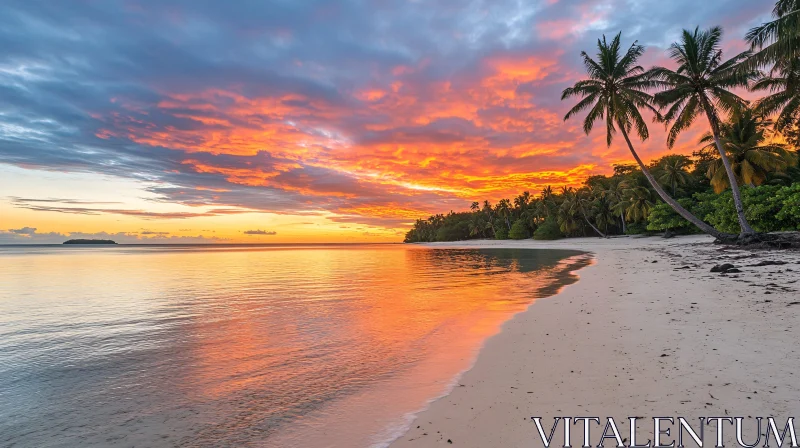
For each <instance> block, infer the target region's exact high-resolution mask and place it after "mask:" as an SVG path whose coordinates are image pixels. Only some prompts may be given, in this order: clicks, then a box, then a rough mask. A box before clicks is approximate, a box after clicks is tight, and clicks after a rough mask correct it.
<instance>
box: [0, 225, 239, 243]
mask: <svg viewBox="0 0 800 448" xmlns="http://www.w3.org/2000/svg"><path fill="white" fill-rule="evenodd" d="M24 229H26V230H29V231H26V232H23V233H20V232H18V231H17V230H20V229H8V230H0V245H2V244H61V243H63V242H64V241H66V240H69V239H79V238H80V239H106V240H113V241H115V242H117V243H119V244H211V243H224V242H225V241H226V240H225V239H223V238H217V237H207V236H204V235H194V236H187V235H171V234H170V233H169V232H146V231H145V232H115V233H109V232H96V233H85V232H67V233H60V232H46V233H37V232H36V229H35V228H31V227H25V228H24Z"/></svg>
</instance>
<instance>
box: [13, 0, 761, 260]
mask: <svg viewBox="0 0 800 448" xmlns="http://www.w3.org/2000/svg"><path fill="white" fill-rule="evenodd" d="M772 4H773V1H772V0H770V1H762V0H711V1H700V2H698V1H696V0H669V1H664V0H592V1H583V0H581V1H579V0H542V1H537V0H485V1H482V0H429V1H425V0H374V1H367V0H363V1H356V0H339V1H311V0H305V1H304V0H262V1H227V2H222V1H211V0H209V1H198V0H186V1H141V0H127V1H123V0H120V1H112V0H103V1H100V0H98V1H90V0H84V1H77V0H74V1H49V2H39V1H31V0H20V1H15V0H5V1H3V2H2V3H0V244H7V243H51V242H55V243H60V242H62V241H64V240H65V239H67V238H68V237H72V238H74V237H87V238H102V237H110V238H113V239H115V240H117V241H118V242H175V243H181V242H187V243H193V242H231V243H240V242H255V243H272V242H274V243H283V242H339V241H341V242H356V241H363V242H387V241H401V240H402V235H403V234H404V233H405V231H406V230H407V229H408V227H409V225H410V224H411V223H413V221H414V220H415V219H417V218H424V217H426V216H428V215H430V214H432V213H440V212H447V211H449V210H456V211H461V210H465V209H467V208H468V207H469V204H470V203H471V202H472V201H473V200H483V199H490V200H492V201H493V202H494V201H497V200H499V199H501V198H503V197H513V196H515V195H517V194H519V193H521V192H522V191H525V190H527V191H530V192H531V193H534V194H538V192H539V191H540V190H541V188H542V187H543V186H545V185H548V184H550V185H553V186H554V187H560V186H562V185H578V184H580V182H581V181H582V180H583V179H584V178H585V177H586V176H588V175H591V174H607V173H609V172H610V171H611V166H612V165H613V164H614V163H620V162H628V161H630V155H629V153H628V152H627V149H626V148H625V147H624V146H623V145H622V142H620V141H618V142H615V144H614V145H612V147H611V148H607V147H606V145H605V139H604V134H603V133H602V132H598V131H596V132H595V133H593V134H592V135H590V136H589V137H586V136H585V135H584V134H583V133H582V131H581V128H580V120H576V121H574V122H572V121H571V122H567V123H564V122H563V121H562V117H563V115H564V113H565V112H566V110H567V109H568V108H569V106H570V105H572V104H573V102H572V101H570V102H568V103H561V101H560V93H561V91H562V90H563V89H564V88H565V87H566V86H568V85H569V84H571V83H574V82H575V80H577V79H578V78H580V77H582V76H584V74H583V71H582V66H581V64H580V59H579V53H580V51H581V50H586V51H588V52H590V53H592V54H593V53H594V52H595V43H594V42H595V41H596V39H597V38H598V37H600V36H601V35H602V34H603V33H606V34H616V33H617V32H619V31H622V32H623V42H624V43H625V45H626V46H627V45H630V43H632V42H633V40H636V39H638V40H639V42H640V43H642V44H644V45H646V46H647V47H648V51H647V53H646V55H645V58H644V60H643V61H642V63H643V65H645V66H650V65H653V64H659V65H668V66H671V65H670V63H669V61H667V60H666V55H665V53H664V49H665V48H666V47H667V46H668V45H669V43H670V42H672V41H673V40H676V39H677V37H678V33H679V32H680V30H681V29H682V28H694V27H695V26H698V25H699V26H701V27H709V26H713V25H721V26H723V27H724V29H725V32H726V35H725V48H726V49H728V50H729V54H730V55H732V54H733V52H734V51H741V50H743V49H744V48H745V47H744V43H743V41H742V37H743V36H744V34H745V32H746V31H747V29H749V28H751V27H753V26H754V25H757V24H759V23H761V22H763V21H766V20H767V19H768V17H769V13H770V10H771V7H772ZM703 125H705V123H704V122H702V121H700V122H699V123H698V127H696V129H694V130H693V133H687V134H686V135H684V136H682V137H681V139H680V140H679V142H678V147H676V149H674V150H673V151H675V152H681V153H687V154H688V153H691V151H692V150H693V149H694V148H696V146H697V135H699V133H700V132H702V131H704V130H705V128H704V127H703ZM651 130H652V131H653V132H652V134H653V135H652V138H651V139H650V140H649V141H648V142H646V143H644V144H641V143H637V145H638V147H639V148H641V154H642V156H643V158H645V159H648V160H649V159H652V158H655V157H657V156H660V155H663V154H665V153H667V150H666V148H665V143H664V141H665V138H664V133H663V128H662V126H661V125H656V124H654V125H652V126H651Z"/></svg>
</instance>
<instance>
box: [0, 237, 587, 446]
mask: <svg viewBox="0 0 800 448" xmlns="http://www.w3.org/2000/svg"><path fill="white" fill-rule="evenodd" d="M568 257H569V258H568ZM587 262H588V260H587V258H586V257H585V256H583V255H580V254H579V253H577V252H569V251H533V250H508V249H505V250H480V251H479V250H445V249H429V248H422V247H414V246H401V245H352V246H347V245H338V246H336V245H332V246H294V247H280V246H262V247H210V246H189V247H175V246H161V247H132V246H119V247H113V248H61V247H38V248H28V249H25V250H22V249H19V248H2V247H0V353H2V357H3V362H0V445H6V444H14V443H17V444H19V445H21V446H46V445H52V446H108V445H115V444H126V445H129V444H140V445H145V446H175V445H179V446H181V445H183V446H268V447H272V446H274V447H279V446H280V447H291V446H303V447H311V448H313V447H318V446H319V447H321V446H348V447H350V446H371V445H380V444H381V443H382V442H385V441H386V440H388V439H390V438H391V437H392V436H393V435H396V433H397V431H399V430H400V428H401V427H402V425H403V424H405V422H407V421H408V418H409V415H410V413H412V412H415V411H418V410H419V409H421V408H422V407H423V406H424V405H425V404H426V403H427V401H428V400H430V399H432V398H434V397H436V396H438V395H441V394H442V393H444V392H445V391H446V390H447V388H448V386H449V385H450V384H451V383H452V381H453V379H454V378H455V376H456V375H458V374H459V372H462V371H463V370H465V369H466V368H468V367H469V365H470V364H471V362H472V361H473V360H474V357H475V354H476V353H477V349H478V348H479V347H480V345H481V344H482V342H483V341H484V340H485V339H486V338H487V337H488V336H489V335H492V334H494V333H496V332H497V331H498V330H499V326H500V324H502V322H504V321H505V320H507V319H508V318H509V317H510V316H511V315H512V314H513V313H516V312H518V311H521V310H523V309H525V307H526V306H527V305H528V304H529V303H530V302H531V301H532V300H533V299H534V298H536V297H541V296H545V295H549V294H552V293H554V292H555V291H556V290H557V289H558V288H559V287H561V286H563V285H564V284H567V283H569V282H571V281H574V279H575V277H574V276H571V275H569V271H572V270H575V269H577V268H578V267H580V266H581V265H583V264H585V263H587Z"/></svg>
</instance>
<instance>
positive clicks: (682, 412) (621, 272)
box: [391, 236, 800, 448]
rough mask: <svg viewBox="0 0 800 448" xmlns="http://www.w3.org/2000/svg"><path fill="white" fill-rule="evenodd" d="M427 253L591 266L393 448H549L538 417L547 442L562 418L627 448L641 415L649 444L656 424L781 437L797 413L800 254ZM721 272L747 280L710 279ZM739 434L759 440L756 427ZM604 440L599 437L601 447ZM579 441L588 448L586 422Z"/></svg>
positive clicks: (633, 248) (632, 246)
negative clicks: (769, 423)
mask: <svg viewBox="0 0 800 448" xmlns="http://www.w3.org/2000/svg"><path fill="white" fill-rule="evenodd" d="M432 246H435V247H470V248H478V247H515V248H542V249H545V248H546V249H556V248H563V249H578V250H584V251H588V252H591V253H593V254H594V257H595V262H594V264H593V265H591V266H588V267H586V268H584V269H581V270H580V271H579V272H577V274H578V275H579V276H580V280H579V281H578V282H577V283H575V284H573V285H570V286H568V287H566V288H564V289H563V290H562V291H561V292H560V293H559V294H557V295H555V296H553V297H549V298H546V299H540V300H537V301H536V302H534V303H533V304H532V305H531V306H530V307H529V308H528V310H527V311H525V312H522V313H519V314H518V315H516V316H515V317H514V318H513V319H511V320H510V321H508V322H507V323H506V324H505V325H504V326H503V329H502V331H501V332H500V333H499V334H497V335H496V336H494V337H492V338H490V339H489V340H488V341H487V342H486V344H485V345H484V347H483V348H482V350H481V351H480V353H479V355H478V359H477V361H476V363H475V365H474V367H473V368H472V369H471V370H469V371H468V372H466V373H465V374H464V375H463V376H462V377H461V379H460V380H459V382H458V384H457V386H456V387H455V388H454V389H453V390H452V392H451V393H450V394H449V395H447V396H446V397H444V398H441V399H439V400H437V401H435V402H434V403H432V404H431V406H430V407H429V409H427V410H425V411H423V412H422V413H420V414H419V415H418V416H417V418H416V420H415V421H414V422H413V424H412V426H411V429H410V430H409V431H408V432H407V433H406V434H405V435H403V436H402V437H400V438H399V439H398V440H396V441H395V442H394V443H393V444H392V445H391V446H392V447H395V448H403V447H428V446H442V445H445V446H461V447H534V446H542V445H541V443H542V442H541V439H540V438H539V435H538V432H537V429H536V426H535V425H534V423H533V421H532V420H531V417H533V416H541V417H543V419H542V422H543V426H544V427H545V430H546V431H547V432H549V430H550V427H551V425H552V423H553V418H554V417H556V416H562V417H563V416H572V417H578V416H583V417H586V416H591V417H595V416H596V417H600V418H601V421H602V422H603V424H605V422H606V420H605V418H606V417H608V416H612V417H614V418H615V419H616V420H617V423H618V424H619V426H620V432H621V433H622V435H623V437H625V438H626V440H627V437H628V436H627V433H628V431H629V428H628V426H627V425H626V423H627V420H626V419H627V417H632V416H640V417H644V418H645V419H644V420H643V423H644V426H648V428H646V430H644V440H642V441H641V442H644V441H646V440H647V439H648V438H652V431H653V428H652V420H651V418H652V417H678V416H683V417H686V418H687V419H692V420H694V421H697V420H696V419H697V418H698V417H712V416H723V417H724V416H731V417H733V416H742V417H745V418H746V417H749V416H753V417H755V416H763V417H767V416H775V417H780V419H781V420H779V421H781V422H782V423H780V426H781V428H783V424H785V422H786V418H787V417H789V416H795V415H797V414H798V411H800V386H798V384H799V383H798V376H800V373H796V372H794V370H795V367H796V365H797V361H798V360H799V359H800V353H798V350H799V348H798V344H797V340H798V335H797V327H796V324H797V323H798V322H800V293H798V284H797V283H796V282H797V281H798V278H800V275H798V272H800V253H798V252H787V251H757V252H753V251H749V250H740V249H732V248H723V247H721V246H718V245H714V244H712V242H711V239H710V238H708V237H705V236H690V237H677V238H673V239H663V238H657V237H647V238H632V237H622V238H612V239H598V238H580V239H567V240H560V241H554V242H538V241H533V240H523V241H492V240H484V241H470V242H463V243H458V244H455V243H450V244H432ZM774 261H778V262H785V263H786V264H780V265H776V264H770V262H774ZM765 262H766V263H765ZM723 263H731V264H733V265H735V267H736V269H738V270H739V271H741V272H735V271H734V272H733V273H712V272H710V271H711V269H712V267H714V266H715V265H719V264H723ZM758 264H761V266H755V265H758ZM725 425H727V426H726V428H725V431H726V433H725V439H726V440H734V439H733V438H734V436H735V435H734V434H733V433H734V431H733V427H732V426H731V425H728V424H727V423H726V424H725ZM745 425H750V426H745V429H746V431H747V433H746V438H747V439H749V440H748V443H752V441H753V440H755V437H756V431H755V423H754V422H749V423H748V422H746V423H745ZM674 429H675V428H673V433H672V435H673V437H666V436H665V437H664V440H665V441H667V442H669V441H670V440H672V439H674V436H675V432H674ZM602 430H603V427H599V428H598V427H597V426H596V425H595V426H594V427H593V428H592V431H593V435H592V443H593V445H597V443H598V439H599V437H600V433H602ZM559 431H561V429H559ZM641 431H642V430H641V429H640V432H641ZM706 431H707V432H708V433H710V434H713V432H712V431H716V429H715V427H714V426H709V427H708V428H706ZM572 432H573V435H572V440H573V446H580V445H581V442H582V436H583V430H582V425H575V426H574V428H573V430H572ZM558 434H559V435H557V436H556V440H557V441H558V442H557V443H555V444H556V445H559V446H560V445H562V441H563V438H561V437H562V436H561V435H560V433H558ZM711 437H713V436H710V435H707V436H706V439H707V440H708V439H709V438H711ZM771 443H774V440H772V441H771ZM761 444H762V445H763V440H762V442H761ZM687 445H689V444H688V443H687ZM708 445H713V440H712V442H711V443H708ZM606 446H614V441H613V440H607V441H606ZM689 446H693V445H689Z"/></svg>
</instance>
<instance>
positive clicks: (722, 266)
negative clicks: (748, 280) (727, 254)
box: [711, 263, 736, 272]
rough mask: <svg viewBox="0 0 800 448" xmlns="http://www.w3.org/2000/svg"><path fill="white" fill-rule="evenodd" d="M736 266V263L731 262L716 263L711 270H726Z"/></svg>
mask: <svg viewBox="0 0 800 448" xmlns="http://www.w3.org/2000/svg"><path fill="white" fill-rule="evenodd" d="M735 267H736V266H734V265H732V264H730V263H723V264H718V265H715V266H714V267H713V268H711V272H726V271H728V270H729V269H733V268H735Z"/></svg>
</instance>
